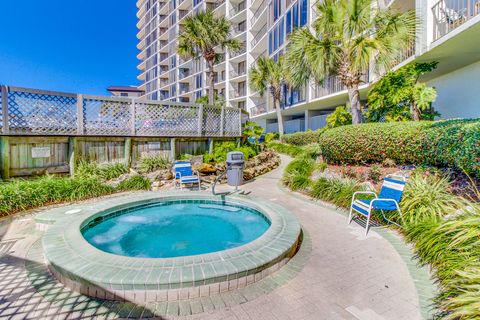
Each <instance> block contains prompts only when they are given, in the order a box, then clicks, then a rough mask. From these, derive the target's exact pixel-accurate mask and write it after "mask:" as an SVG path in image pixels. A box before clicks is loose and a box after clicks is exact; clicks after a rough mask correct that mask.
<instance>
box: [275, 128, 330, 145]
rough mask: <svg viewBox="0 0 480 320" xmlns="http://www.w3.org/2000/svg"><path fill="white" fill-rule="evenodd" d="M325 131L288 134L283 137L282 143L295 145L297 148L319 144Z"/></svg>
mask: <svg viewBox="0 0 480 320" xmlns="http://www.w3.org/2000/svg"><path fill="white" fill-rule="evenodd" d="M324 131H325V129H319V130H317V131H311V130H310V131H305V132H296V133H290V134H286V135H284V136H283V137H282V142H284V143H288V144H293V145H295V146H305V145H307V144H311V143H317V142H318V139H319V137H320V135H321V134H322V132H324Z"/></svg>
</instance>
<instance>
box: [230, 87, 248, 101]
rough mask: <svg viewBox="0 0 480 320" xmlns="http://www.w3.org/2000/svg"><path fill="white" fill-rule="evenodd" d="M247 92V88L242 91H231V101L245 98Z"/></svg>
mask: <svg viewBox="0 0 480 320" xmlns="http://www.w3.org/2000/svg"><path fill="white" fill-rule="evenodd" d="M246 94H247V90H246V89H245V88H243V89H240V90H230V99H237V98H242V97H245V95H246Z"/></svg>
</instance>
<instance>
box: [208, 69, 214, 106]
mask: <svg viewBox="0 0 480 320" xmlns="http://www.w3.org/2000/svg"><path fill="white" fill-rule="evenodd" d="M208 82H209V87H210V89H209V90H208V104H209V105H212V106H213V105H215V77H214V73H213V61H208Z"/></svg>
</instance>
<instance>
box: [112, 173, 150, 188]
mask: <svg viewBox="0 0 480 320" xmlns="http://www.w3.org/2000/svg"><path fill="white" fill-rule="evenodd" d="M151 187H152V183H151V182H150V180H148V179H147V178H145V177H143V176H133V177H131V178H129V179H127V180H125V181H122V182H121V183H120V184H119V185H118V186H117V190H120V191H127V190H150V188H151Z"/></svg>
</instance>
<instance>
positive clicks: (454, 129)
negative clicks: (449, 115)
mask: <svg viewBox="0 0 480 320" xmlns="http://www.w3.org/2000/svg"><path fill="white" fill-rule="evenodd" d="M319 145H320V149H321V151H322V155H323V156H324V157H325V158H326V159H327V160H328V161H329V162H331V163H337V164H366V163H383V162H384V161H385V160H386V159H390V161H392V162H394V163H396V164H416V165H419V164H430V165H435V166H445V167H450V168H455V169H460V170H464V171H465V172H467V173H469V174H474V175H476V176H480V164H479V162H480V121H479V120H446V121H435V122H432V121H421V122H399V123H368V124H363V125H355V126H353V125H350V126H343V127H339V128H334V129H330V130H327V131H325V132H324V133H323V134H322V135H321V136H320V139H319Z"/></svg>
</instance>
